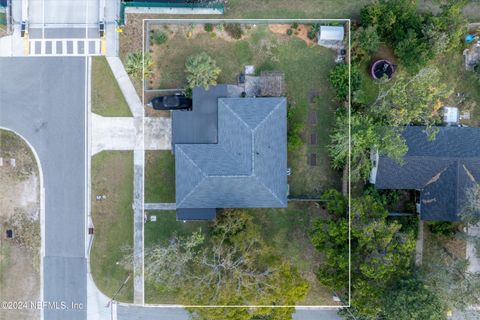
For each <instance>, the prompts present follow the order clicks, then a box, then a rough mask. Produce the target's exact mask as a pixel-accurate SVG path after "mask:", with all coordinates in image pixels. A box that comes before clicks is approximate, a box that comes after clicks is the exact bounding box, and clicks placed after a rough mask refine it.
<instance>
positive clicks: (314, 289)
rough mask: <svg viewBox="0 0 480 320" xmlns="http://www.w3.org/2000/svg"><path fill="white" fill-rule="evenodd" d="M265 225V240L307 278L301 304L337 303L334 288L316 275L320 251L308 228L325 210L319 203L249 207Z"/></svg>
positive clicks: (263, 228)
mask: <svg viewBox="0 0 480 320" xmlns="http://www.w3.org/2000/svg"><path fill="white" fill-rule="evenodd" d="M249 212H250V213H251V214H252V215H253V216H254V217H255V220H258V223H259V224H260V225H261V226H262V230H263V236H264V239H265V241H267V242H268V243H270V244H271V245H272V246H273V248H274V250H275V251H277V252H278V254H279V255H280V256H281V257H282V259H284V260H287V261H290V262H291V263H292V264H293V265H294V266H295V267H297V268H298V270H299V272H300V274H301V275H302V276H303V277H304V278H305V279H306V280H307V281H308V283H309V286H310V287H309V290H308V292H307V296H306V297H305V299H304V300H302V301H300V302H299V303H298V304H299V305H335V304H336V303H335V302H334V301H333V300H332V296H333V292H331V291H330V290H329V289H327V288H326V287H324V286H322V285H321V284H320V283H319V282H318V279H317V277H316V274H315V273H316V272H317V270H318V267H319V265H320V264H321V263H322V257H321V254H320V253H319V252H318V251H317V250H316V249H315V248H314V247H313V246H312V243H311V240H310V237H309V235H308V231H309V230H310V228H311V226H312V224H313V221H314V220H315V219H316V218H318V217H320V216H321V215H322V214H323V211H322V209H321V208H320V207H319V206H318V204H317V203H313V202H310V203H308V202H290V203H289V206H288V208H287V209H252V210H250V211H249Z"/></svg>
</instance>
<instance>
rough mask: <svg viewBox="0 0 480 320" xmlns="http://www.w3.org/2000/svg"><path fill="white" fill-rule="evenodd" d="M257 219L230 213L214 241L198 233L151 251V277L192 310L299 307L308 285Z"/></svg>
mask: <svg viewBox="0 0 480 320" xmlns="http://www.w3.org/2000/svg"><path fill="white" fill-rule="evenodd" d="M252 219H253V218H252V216H251V215H249V214H248V213H247V212H246V211H241V210H235V211H233V210H228V211H225V212H224V213H223V214H222V215H220V216H219V217H217V220H215V222H214V223H213V225H212V226H211V229H210V237H209V239H208V240H205V237H204V236H203V234H202V233H201V232H200V231H198V232H195V233H193V234H192V235H191V236H190V237H178V236H174V237H173V238H172V239H171V240H170V241H169V242H168V243H164V244H159V245H157V246H155V247H153V248H151V249H148V250H146V251H145V276H146V277H147V278H149V279H150V280H152V281H153V283H155V287H156V288H157V289H158V290H166V291H171V292H176V293H177V294H178V296H179V298H180V300H181V301H182V302H183V303H185V304H189V305H192V304H193V305H194V304H197V305H294V304H295V303H296V302H297V301H299V300H301V299H302V298H303V297H304V296H305V295H306V292H307V290H308V283H307V282H306V280H304V279H303V278H302V277H301V276H300V274H299V273H298V271H297V270H296V269H295V268H293V267H292V266H291V264H290V263H288V262H285V261H282V260H281V259H280V258H279V257H277V256H275V255H274V254H273V253H272V250H271V248H270V247H269V246H268V245H267V244H266V243H265V241H264V240H263V238H262V235H261V232H260V229H259V226H258V225H257V224H255V223H254V222H253V220H252ZM128 260H130V261H131V257H129V258H128V259H126V261H128ZM269 261H270V262H269ZM272 261H274V263H272ZM190 311H191V312H192V313H193V315H194V316H195V317H196V318H197V319H208V320H216V319H219V320H220V319H225V318H226V317H227V315H228V316H229V317H230V318H229V319H240V320H242V319H245V320H249V319H255V317H257V316H260V315H261V316H269V317H270V318H271V319H288V318H289V317H291V314H292V313H293V312H294V310H293V309H289V308H285V309H282V310H275V309H272V308H261V309H251V308H234V309H232V308H229V309H214V308H206V309H198V308H193V309H192V310H190Z"/></svg>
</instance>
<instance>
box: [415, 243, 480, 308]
mask: <svg viewBox="0 0 480 320" xmlns="http://www.w3.org/2000/svg"><path fill="white" fill-rule="evenodd" d="M468 264H469V262H468V260H467V259H464V258H462V257H458V256H456V255H454V254H452V253H451V252H450V251H448V250H447V249H446V248H445V247H444V246H443V244H442V242H440V241H432V243H431V244H430V249H429V255H428V256H424V259H423V263H422V268H421V269H420V275H421V279H422V281H423V282H424V283H425V285H426V286H428V288H429V289H430V290H432V291H434V292H435V293H436V294H437V296H438V297H439V299H440V300H441V301H442V303H443V304H445V305H446V306H447V307H448V308H449V309H450V310H453V309H457V310H465V309H466V308H467V307H469V306H471V305H476V304H479V303H480V273H473V272H470V271H468Z"/></svg>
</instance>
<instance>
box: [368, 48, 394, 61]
mask: <svg viewBox="0 0 480 320" xmlns="http://www.w3.org/2000/svg"><path fill="white" fill-rule="evenodd" d="M379 59H385V60H388V61H390V62H391V63H393V64H396V63H397V61H396V59H395V54H394V53H393V50H392V49H391V48H389V47H387V46H386V45H383V44H382V45H380V47H379V48H378V51H377V53H376V54H375V55H374V57H373V59H372V62H373V61H376V60H379Z"/></svg>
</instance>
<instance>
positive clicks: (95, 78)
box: [92, 57, 132, 117]
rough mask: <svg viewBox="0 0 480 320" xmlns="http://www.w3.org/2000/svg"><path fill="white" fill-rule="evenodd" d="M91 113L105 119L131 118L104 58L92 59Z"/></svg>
mask: <svg viewBox="0 0 480 320" xmlns="http://www.w3.org/2000/svg"><path fill="white" fill-rule="evenodd" d="M92 112H94V113H97V114H99V115H101V116H105V117H131V116H132V113H131V112H130V109H129V108H128V104H127V102H126V101H125V99H124V97H123V94H122V91H121V90H120V87H119V86H118V83H117V80H116V79H115V77H114V76H113V72H112V70H111V69H110V66H109V65H108V62H107V59H106V58H105V57H94V58H93V59H92Z"/></svg>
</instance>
